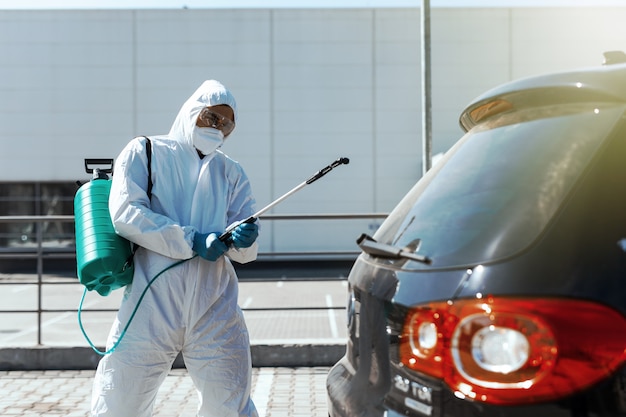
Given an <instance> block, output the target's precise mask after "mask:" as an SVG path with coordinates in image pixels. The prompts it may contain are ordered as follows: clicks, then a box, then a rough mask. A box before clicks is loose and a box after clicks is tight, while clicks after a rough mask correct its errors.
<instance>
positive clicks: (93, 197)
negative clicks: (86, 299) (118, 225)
mask: <svg viewBox="0 0 626 417" xmlns="http://www.w3.org/2000/svg"><path fill="white" fill-rule="evenodd" d="M107 163H108V164H110V167H111V168H108V169H91V168H89V166H90V165H91V164H98V165H99V164H107ZM112 165H113V160H112V159H86V160H85V170H86V171H87V172H88V173H93V178H92V180H91V181H89V182H87V183H85V184H83V185H82V186H81V187H80V188H79V189H78V191H77V192H76V196H75V197H74V217H75V227H76V230H75V231H76V265H77V272H78V279H79V280H80V282H81V284H83V285H84V286H85V287H87V289H88V290H89V291H92V290H95V291H97V292H98V294H100V295H108V294H110V293H111V291H113V290H115V289H118V288H122V287H124V286H126V285H127V284H130V282H131V281H132V279H133V270H134V268H133V262H132V245H131V243H130V242H129V241H128V240H126V239H124V238H122V237H121V236H119V235H117V234H116V233H115V230H114V228H113V224H112V222H111V216H110V214H109V193H110V191H111V180H110V179H109V176H108V175H107V173H112Z"/></svg>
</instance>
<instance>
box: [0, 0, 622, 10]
mask: <svg viewBox="0 0 626 417" xmlns="http://www.w3.org/2000/svg"><path fill="white" fill-rule="evenodd" d="M421 4H422V0H0V10H32V9H45V10H54V9H181V8H185V7H186V8H189V9H211V8H216V9H231V8H235V9H236V8H247V9H261V8H262V9H267V8H269V9H275V8H290V9H291V8H398V7H420V6H421ZM430 6H431V7H432V8H436V7H487V8H494V7H616V6H617V7H620V6H621V7H626V0H430Z"/></svg>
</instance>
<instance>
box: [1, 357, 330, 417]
mask: <svg viewBox="0 0 626 417" xmlns="http://www.w3.org/2000/svg"><path fill="white" fill-rule="evenodd" d="M328 371H329V368H328V367H307V368H254V369H253V375H252V398H253V400H254V402H255V404H256V407H257V409H258V411H259V417H327V416H328V411H327V407H326V375H327V374H328ZM93 376H94V371H0V392H1V393H2V394H3V395H2V396H0V416H3V417H13V416H20V417H44V416H45V417H48V416H65V417H79V416H80V417H87V416H89V402H90V394H91V384H92V382H93ZM196 405H197V399H196V392H195V389H194V387H193V384H192V382H191V378H189V376H188V375H187V371H186V370H185V369H174V370H172V371H171V372H170V374H169V375H168V377H167V378H166V380H165V382H164V383H163V385H162V386H161V389H160V391H159V394H158V396H157V402H156V405H155V410H154V417H193V416H195V415H196V414H195V409H196Z"/></svg>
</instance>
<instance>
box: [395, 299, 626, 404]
mask: <svg viewBox="0 0 626 417" xmlns="http://www.w3.org/2000/svg"><path fill="white" fill-rule="evenodd" d="M400 358H401V361H402V363H404V364H405V365H406V366H408V367H409V368H411V369H414V370H416V371H419V372H422V373H425V374H427V375H431V376H433V377H437V378H441V379H443V380H444V381H445V382H446V383H447V384H448V385H449V386H450V387H451V388H452V389H453V390H454V391H455V393H456V395H457V396H459V397H468V398H472V399H475V400H479V401H485V402H488V403H494V404H518V403H530V402H537V401H547V400H554V399H557V398H562V397H565V396H567V395H571V394H573V393H575V392H577V391H580V390H582V389H584V388H586V387H588V386H590V385H592V384H594V383H596V382H598V381H600V380H601V379H603V378H606V377H607V376H609V375H610V374H611V373H613V372H614V371H615V370H616V369H617V368H618V367H619V366H620V365H621V364H622V363H623V362H624V361H625V360H626V319H625V318H624V317H623V316H622V315H621V314H620V313H618V312H617V311H615V310H613V309H611V308H608V307H605V306H602V305H599V304H596V303H592V302H588V301H580V300H569V299H521V298H516V299H511V298H503V297H502V298H498V297H488V298H486V299H473V300H459V301H456V302H454V303H446V302H441V303H431V304H429V305H426V306H422V307H418V308H415V309H413V310H411V312H410V313H409V314H408V316H407V320H406V323H405V325H404V332H403V336H402V338H401V342H400Z"/></svg>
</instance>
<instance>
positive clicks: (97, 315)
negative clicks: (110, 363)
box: [0, 273, 347, 347]
mask: <svg viewBox="0 0 626 417" xmlns="http://www.w3.org/2000/svg"><path fill="white" fill-rule="evenodd" d="M72 275H73V274H72V273H57V274H46V275H45V276H44V279H43V281H44V284H43V285H42V287H41V288H42V289H41V298H40V297H39V294H38V286H37V285H33V284H32V282H35V283H36V281H37V276H36V275H32V274H31V275H29V274H3V273H0V310H3V311H4V312H2V311H0V347H30V346H36V345H37V339H38V322H39V321H40V322H41V342H42V344H43V345H44V346H65V347H67V346H88V344H87V342H86V340H85V339H84V337H83V335H82V333H81V331H80V328H79V326H78V319H77V314H76V312H75V311H63V312H43V313H42V314H41V317H40V318H39V317H38V315H37V314H36V313H32V312H26V311H27V310H37V308H38V304H39V302H41V307H42V310H76V309H77V308H78V304H79V302H80V298H81V295H82V291H83V289H82V288H83V287H82V286H81V285H80V284H78V283H77V280H76V278H75V277H74V276H72ZM239 292H240V294H239V295H240V297H239V304H240V305H241V307H242V308H243V310H244V315H245V317H246V322H247V324H248V329H249V332H250V339H251V344H281V343H344V342H345V339H346V313H345V305H346V301H347V282H346V280H345V279H343V278H342V277H335V278H332V277H331V278H329V277H325V278H321V280H315V279H311V278H308V279H306V280H297V279H281V278H280V277H276V278H275V279H273V280H263V281H258V280H242V281H240V286H239ZM121 296H122V291H121V290H118V291H115V292H113V293H112V294H110V295H109V296H107V297H102V296H100V295H98V294H97V293H95V292H91V293H88V294H87V297H86V299H85V302H84V306H83V309H84V310H85V311H84V312H83V315H82V320H83V326H84V328H85V331H86V332H87V334H88V335H89V337H90V338H91V339H92V342H93V343H94V344H95V345H97V346H103V345H104V343H105V341H106V336H107V334H108V331H109V327H110V325H111V323H112V321H113V318H114V317H115V312H114V311H109V312H89V311H88V310H104V309H112V310H114V309H116V308H117V306H118V305H119V302H120V299H121ZM40 299H41V301H39V300H40ZM7 310H15V311H18V310H19V312H6V311H7Z"/></svg>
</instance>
